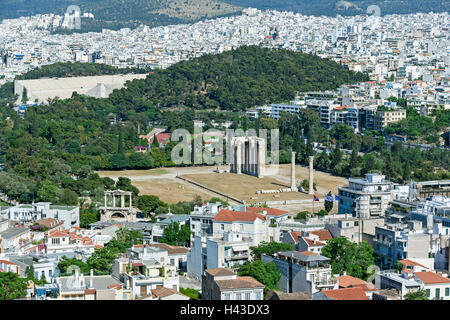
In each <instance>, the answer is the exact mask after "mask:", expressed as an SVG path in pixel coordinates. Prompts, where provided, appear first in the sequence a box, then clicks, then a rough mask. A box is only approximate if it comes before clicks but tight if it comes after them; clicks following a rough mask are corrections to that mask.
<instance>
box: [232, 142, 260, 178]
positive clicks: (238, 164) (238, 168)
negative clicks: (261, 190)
mask: <svg viewBox="0 0 450 320" xmlns="http://www.w3.org/2000/svg"><path fill="white" fill-rule="evenodd" d="M231 147H232V157H231V160H232V161H231V164H230V172H232V173H236V174H242V173H245V174H249V175H252V176H255V177H258V178H264V174H265V165H266V141H265V140H264V139H262V138H257V137H233V138H232V140H231Z"/></svg>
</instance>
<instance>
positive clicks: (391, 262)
mask: <svg viewBox="0 0 450 320" xmlns="http://www.w3.org/2000/svg"><path fill="white" fill-rule="evenodd" d="M415 230H418V229H417V228H410V229H407V230H396V229H390V228H388V227H375V237H374V240H373V241H374V251H375V253H376V256H377V257H376V263H377V265H378V266H380V267H381V268H382V269H394V268H395V265H396V262H397V261H398V260H403V259H415V258H418V259H426V258H428V257H429V253H430V252H431V235H430V234H425V233H423V232H420V231H415Z"/></svg>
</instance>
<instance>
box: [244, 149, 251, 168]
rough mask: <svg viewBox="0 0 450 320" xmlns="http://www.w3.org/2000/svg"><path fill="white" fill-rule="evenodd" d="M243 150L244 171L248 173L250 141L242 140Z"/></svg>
mask: <svg viewBox="0 0 450 320" xmlns="http://www.w3.org/2000/svg"><path fill="white" fill-rule="evenodd" d="M244 150H245V161H244V171H245V173H247V174H248V173H250V141H245V142H244Z"/></svg>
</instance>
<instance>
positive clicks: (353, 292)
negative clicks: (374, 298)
mask: <svg viewBox="0 0 450 320" xmlns="http://www.w3.org/2000/svg"><path fill="white" fill-rule="evenodd" d="M322 293H323V294H324V295H325V296H327V297H328V298H331V299H333V300H369V299H367V296H366V294H365V293H364V290H363V289H362V288H359V287H357V288H344V289H335V290H324V291H322Z"/></svg>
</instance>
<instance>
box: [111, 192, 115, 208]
mask: <svg viewBox="0 0 450 320" xmlns="http://www.w3.org/2000/svg"><path fill="white" fill-rule="evenodd" d="M112 197H113V208H115V207H116V195H115V194H114V193H113V194H112Z"/></svg>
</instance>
